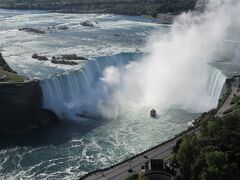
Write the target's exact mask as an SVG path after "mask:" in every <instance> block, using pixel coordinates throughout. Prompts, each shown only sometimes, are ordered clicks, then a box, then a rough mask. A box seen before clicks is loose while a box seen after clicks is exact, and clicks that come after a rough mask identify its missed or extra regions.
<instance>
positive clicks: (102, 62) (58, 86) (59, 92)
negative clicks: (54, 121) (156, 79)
mask: <svg viewBox="0 0 240 180" xmlns="http://www.w3.org/2000/svg"><path fill="white" fill-rule="evenodd" d="M141 56H142V55H141V54H135V53H122V54H119V55H114V56H110V57H100V58H97V59H96V60H90V61H88V62H87V63H86V64H85V66H84V67H83V68H82V69H81V70H79V71H75V72H72V73H69V74H64V75H60V76H56V77H52V78H50V79H45V80H42V81H41V87H42V90H43V103H44V104H43V106H44V108H47V109H51V110H53V111H54V112H55V113H57V114H58V115H59V116H60V117H64V118H70V119H74V118H76V113H81V112H82V111H85V110H86V111H89V112H91V113H92V114H95V113H98V114H99V112H97V111H98V109H97V107H96V105H97V101H99V100H100V99H102V100H104V98H107V97H105V96H106V95H105V94H104V91H102V89H99V88H101V87H98V82H99V81H98V80H99V78H100V77H101V75H102V73H103V71H104V69H105V68H106V67H109V66H118V67H121V66H124V65H125V64H127V63H128V62H129V61H134V60H136V59H138V58H140V57H141Z"/></svg>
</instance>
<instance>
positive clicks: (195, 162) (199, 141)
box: [173, 111, 240, 180]
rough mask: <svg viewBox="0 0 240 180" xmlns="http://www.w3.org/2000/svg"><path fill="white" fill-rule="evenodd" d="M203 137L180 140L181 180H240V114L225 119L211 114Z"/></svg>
mask: <svg viewBox="0 0 240 180" xmlns="http://www.w3.org/2000/svg"><path fill="white" fill-rule="evenodd" d="M201 123H202V126H201V129H200V132H199V133H196V134H193V135H187V136H185V137H184V138H183V139H182V140H180V141H179V142H178V143H177V144H176V146H175V148H174V149H173V151H174V161H175V163H177V164H178V165H179V168H180V175H179V176H177V178H176V179H179V180H238V179H239V177H240V112H239V111H237V112H234V113H231V114H229V115H226V116H224V117H223V118H219V117H215V113H214V112H210V113H208V114H207V115H205V117H203V119H202V122H201Z"/></svg>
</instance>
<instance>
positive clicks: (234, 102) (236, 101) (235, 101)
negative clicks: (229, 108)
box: [230, 96, 240, 104]
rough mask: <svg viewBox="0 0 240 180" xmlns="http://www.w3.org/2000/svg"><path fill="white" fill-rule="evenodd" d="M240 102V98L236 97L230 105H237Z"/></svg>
mask: <svg viewBox="0 0 240 180" xmlns="http://www.w3.org/2000/svg"><path fill="white" fill-rule="evenodd" d="M239 101H240V96H234V97H233V98H232V100H231V102H230V104H236V103H238V102H239Z"/></svg>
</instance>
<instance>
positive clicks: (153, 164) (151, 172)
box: [141, 159, 173, 180]
mask: <svg viewBox="0 0 240 180" xmlns="http://www.w3.org/2000/svg"><path fill="white" fill-rule="evenodd" d="M148 163H149V166H150V168H149V169H146V167H145V169H144V166H142V168H141V173H142V174H143V177H144V179H145V180H173V176H172V174H170V173H169V172H168V171H167V169H166V167H165V165H164V161H163V159H150V161H148Z"/></svg>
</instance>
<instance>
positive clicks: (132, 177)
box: [125, 174, 138, 180]
mask: <svg viewBox="0 0 240 180" xmlns="http://www.w3.org/2000/svg"><path fill="white" fill-rule="evenodd" d="M137 179H138V174H132V175H131V176H129V177H127V178H126V179H125V180H137Z"/></svg>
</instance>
